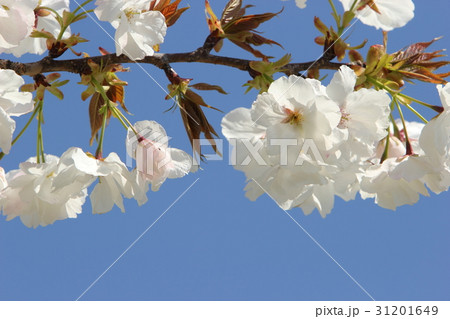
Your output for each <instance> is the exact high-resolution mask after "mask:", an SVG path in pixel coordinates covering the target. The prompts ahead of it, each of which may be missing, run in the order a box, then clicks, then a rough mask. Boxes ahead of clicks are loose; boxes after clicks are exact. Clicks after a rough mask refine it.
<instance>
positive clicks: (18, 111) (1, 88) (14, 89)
mask: <svg viewBox="0 0 450 319" xmlns="http://www.w3.org/2000/svg"><path fill="white" fill-rule="evenodd" d="M24 83H25V81H24V80H23V79H22V77H21V76H19V75H17V74H16V73H15V72H14V71H12V70H0V148H1V149H2V151H3V152H4V153H5V154H8V153H9V151H10V149H11V140H12V135H13V133H14V130H15V128H16V122H15V121H14V120H13V119H12V118H11V116H20V115H23V114H26V113H28V112H31V111H32V110H33V107H34V103H33V101H32V98H33V96H32V94H31V93H28V92H19V88H20V87H21V86H22V85H23V84H24Z"/></svg>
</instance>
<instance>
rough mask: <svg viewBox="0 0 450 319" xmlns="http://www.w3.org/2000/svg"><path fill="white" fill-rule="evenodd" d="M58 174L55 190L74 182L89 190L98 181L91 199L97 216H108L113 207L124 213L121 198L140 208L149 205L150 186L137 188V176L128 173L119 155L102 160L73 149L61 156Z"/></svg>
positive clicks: (141, 185)
mask: <svg viewBox="0 0 450 319" xmlns="http://www.w3.org/2000/svg"><path fill="white" fill-rule="evenodd" d="M57 173H58V176H57V177H56V178H55V187H62V186H64V187H65V186H68V185H66V183H67V182H68V181H71V182H70V183H71V184H74V183H75V184H78V183H79V184H80V185H82V187H84V188H86V187H88V186H89V185H91V184H92V183H93V182H94V181H95V179H97V178H98V180H99V181H98V184H96V185H95V187H94V189H93V190H92V193H91V195H90V199H91V204H92V212H93V213H94V214H101V213H106V212H109V211H110V210H111V209H112V208H113V207H114V205H116V206H118V207H119V208H120V210H121V211H122V212H125V208H124V205H123V198H122V196H123V197H125V198H135V199H136V201H137V202H138V204H139V205H143V204H144V203H145V202H147V196H146V192H147V190H148V186H147V185H146V184H142V183H141V184H138V181H136V176H135V175H133V174H132V173H131V172H129V171H128V169H127V167H126V165H125V164H124V163H123V162H122V161H121V160H120V158H119V156H118V155H117V154H116V153H111V154H109V155H108V156H107V157H106V158H104V159H101V160H99V159H96V158H94V157H93V156H89V155H88V154H86V153H85V152H84V151H83V150H82V149H80V148H76V147H72V148H70V149H69V150H67V151H66V152H65V153H64V154H63V155H62V156H61V159H60V162H59V164H58V172H57Z"/></svg>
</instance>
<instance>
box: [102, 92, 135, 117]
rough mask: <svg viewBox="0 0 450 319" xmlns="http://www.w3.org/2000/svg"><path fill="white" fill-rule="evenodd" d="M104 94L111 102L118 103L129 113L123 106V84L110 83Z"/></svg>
mask: <svg viewBox="0 0 450 319" xmlns="http://www.w3.org/2000/svg"><path fill="white" fill-rule="evenodd" d="M106 96H107V97H108V98H109V99H110V100H111V101H113V102H115V103H119V104H120V106H122V108H123V110H124V111H125V112H127V113H128V114H129V113H130V112H129V111H128V110H127V108H126V107H125V101H124V96H125V90H124V89H123V86H120V85H112V86H110V88H109V90H108V91H107V92H106Z"/></svg>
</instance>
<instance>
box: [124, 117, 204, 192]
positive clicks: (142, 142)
mask: <svg viewBox="0 0 450 319" xmlns="http://www.w3.org/2000/svg"><path fill="white" fill-rule="evenodd" d="M134 129H135V130H136V131H137V132H138V134H139V136H138V137H137V136H136V135H135V133H134V132H133V131H132V130H131V129H129V130H128V135H127V140H126V145H127V151H128V154H129V155H130V156H131V157H132V158H134V159H136V166H137V171H138V172H139V174H138V175H140V176H141V177H143V178H145V179H146V180H147V181H148V182H150V183H151V184H152V190H153V191H157V190H158V189H159V187H160V186H161V185H162V184H163V183H164V181H165V180H166V179H167V178H180V177H183V176H185V175H186V174H188V173H189V172H194V171H195V170H196V169H197V167H196V166H195V165H193V159H192V157H191V156H190V155H188V154H187V153H186V152H184V151H182V150H179V149H176V148H170V147H168V142H169V138H168V137H167V134H166V131H165V130H164V128H163V127H162V126H161V125H160V124H158V123H157V122H155V121H139V122H137V123H135V125H134Z"/></svg>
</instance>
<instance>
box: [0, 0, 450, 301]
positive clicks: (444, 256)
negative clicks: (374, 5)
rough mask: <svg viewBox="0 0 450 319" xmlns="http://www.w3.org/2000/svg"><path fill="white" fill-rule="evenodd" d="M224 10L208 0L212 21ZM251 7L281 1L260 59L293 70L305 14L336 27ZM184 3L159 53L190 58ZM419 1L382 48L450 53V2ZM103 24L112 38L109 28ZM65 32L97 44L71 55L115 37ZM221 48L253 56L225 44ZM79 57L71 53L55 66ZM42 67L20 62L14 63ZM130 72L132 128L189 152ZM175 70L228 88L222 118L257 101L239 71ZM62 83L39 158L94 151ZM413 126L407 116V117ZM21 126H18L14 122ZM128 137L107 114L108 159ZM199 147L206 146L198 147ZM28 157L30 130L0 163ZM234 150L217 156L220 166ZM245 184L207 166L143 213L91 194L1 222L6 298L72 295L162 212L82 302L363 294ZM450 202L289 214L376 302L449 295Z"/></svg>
mask: <svg viewBox="0 0 450 319" xmlns="http://www.w3.org/2000/svg"><path fill="white" fill-rule="evenodd" d="M71 2H72V1H71ZM226 2H227V1H226V0H212V1H211V3H212V6H213V8H214V10H215V11H216V13H217V14H220V12H221V10H222V8H223V7H224V5H225V3H226ZM335 2H336V5H337V7H338V8H339V10H342V7H341V5H340V3H338V1H335ZM245 3H247V4H255V5H256V7H255V8H253V9H251V10H250V11H249V12H251V13H262V12H268V11H270V12H276V11H279V10H280V9H281V8H282V7H283V6H284V11H283V12H282V13H281V14H280V16H279V17H277V18H274V19H273V20H271V21H270V22H267V23H265V24H263V26H262V28H261V29H260V30H262V31H264V36H267V37H268V38H271V39H274V40H276V41H278V42H279V43H281V44H283V46H284V49H285V50H283V49H281V48H278V47H263V48H262V51H263V52H265V53H266V54H269V55H273V56H276V57H278V58H279V57H281V56H283V55H284V54H285V53H286V52H290V53H292V56H293V60H294V61H296V62H305V61H309V60H314V59H316V58H318V56H319V54H320V52H321V47H319V46H318V45H316V44H314V43H313V39H314V37H316V36H317V35H318V31H316V30H315V29H314V27H313V18H314V16H315V15H316V16H319V17H320V18H321V19H322V20H323V21H326V22H327V24H331V23H332V19H331V16H330V12H331V10H330V8H329V6H328V1H325V0H309V1H308V6H307V8H306V9H304V10H301V9H299V8H297V7H296V6H295V3H294V0H291V1H287V2H282V1H277V0H270V1H256V0H253V1H245ZM72 4H74V2H73V3H72ZM182 4H185V5H186V4H189V5H190V6H191V9H190V10H188V11H187V12H186V13H185V14H184V15H183V16H182V18H181V19H180V20H179V22H178V23H177V24H176V25H175V26H173V27H171V28H170V29H169V32H168V34H167V37H166V40H165V43H164V44H163V45H162V46H161V52H184V51H191V50H193V49H196V48H197V47H199V46H201V45H202V44H203V41H204V39H205V38H206V36H207V35H208V29H207V26H206V22H205V17H204V10H203V1H199V0H191V1H190V2H188V1H186V0H185V1H182ZM415 4H416V11H415V14H416V16H415V18H414V20H412V21H411V22H410V23H409V24H407V26H406V27H404V28H401V29H398V30H394V31H393V32H391V33H390V34H389V38H390V42H389V43H390V44H389V48H388V50H389V52H394V51H396V50H398V49H401V48H402V47H404V46H406V45H408V44H411V43H413V42H421V41H429V40H431V39H432V38H434V37H437V36H441V35H442V36H445V37H444V38H443V39H442V40H440V41H439V42H437V43H436V44H434V45H433V46H432V47H431V49H432V50H438V49H441V48H450V40H449V38H450V34H449V31H448V30H449V29H448V14H449V9H450V6H449V2H448V0H433V1H425V0H416V1H415ZM101 25H102V26H103V27H104V28H105V30H106V31H108V32H110V33H111V34H113V31H114V30H113V29H112V27H111V26H110V25H109V24H108V23H101ZM73 31H75V32H80V33H81V35H82V36H84V37H86V38H88V39H90V40H91V41H90V42H89V43H87V44H82V45H79V46H77V47H76V49H77V50H78V51H84V52H88V53H89V54H90V55H97V54H98V50H97V47H98V46H102V47H104V48H105V49H107V50H108V51H111V52H114V44H113V41H112V40H111V39H110V38H109V37H108V36H107V35H106V34H105V33H104V31H102V30H101V29H100V28H99V27H98V26H97V25H96V24H95V23H94V22H93V21H92V20H90V19H85V20H84V21H82V22H79V23H77V24H75V25H74V27H73ZM349 34H351V39H353V41H352V43H354V44H359V43H360V42H361V41H362V39H364V38H368V39H369V40H370V43H372V44H375V43H382V42H381V41H382V37H381V32H380V31H376V30H375V29H374V28H372V27H369V26H366V25H363V24H362V23H356V24H355V26H354V27H353V28H352V29H351V30H350V31H349ZM220 54H223V55H227V56H235V57H246V58H251V56H250V55H249V54H247V53H246V52H243V51H241V50H239V49H236V48H235V47H233V46H232V45H231V44H230V43H226V44H225V46H224V49H223V51H222V52H221V53H220ZM73 57H74V56H73V55H72V54H71V53H70V52H68V53H67V54H66V55H64V57H63V58H73ZM37 59H38V58H36V57H33V56H27V57H25V58H24V59H22V60H26V61H32V60H37ZM129 66H130V67H131V72H130V73H127V74H125V73H123V74H119V76H120V78H121V79H123V80H126V81H128V82H129V86H128V88H127V90H126V105H127V107H128V108H129V110H130V111H131V112H132V113H133V114H134V116H132V117H131V118H130V120H131V121H132V122H135V121H138V120H144V119H148V120H156V121H158V122H159V123H161V124H162V125H163V126H164V127H165V128H166V130H167V132H168V135H169V136H171V137H172V140H171V145H172V146H173V147H177V148H181V149H184V150H186V151H188V152H191V150H190V145H189V141H188V139H187V137H186V135H185V132H184V128H183V124H182V122H181V119H180V115H179V112H178V111H176V112H174V113H172V112H167V113H163V112H164V111H165V110H167V109H168V108H170V106H171V103H170V102H167V101H164V96H165V93H164V92H163V91H162V89H161V88H160V86H159V85H158V84H157V83H159V84H160V85H161V86H162V87H163V88H164V89H165V88H166V86H167V79H166V78H165V76H164V74H163V72H162V71H160V70H158V69H157V68H155V67H153V66H151V65H142V67H143V68H144V69H145V70H146V71H147V72H148V73H149V74H150V75H151V76H152V77H153V78H154V80H155V81H156V82H157V83H155V81H154V80H152V79H151V78H149V76H147V75H146V74H145V73H144V72H143V71H142V70H141V69H140V68H139V67H138V66H135V65H129ZM173 67H174V68H175V70H176V71H177V72H178V73H179V74H180V75H181V76H182V77H186V78H194V81H193V82H208V83H211V84H219V85H221V86H222V87H223V88H224V89H225V90H226V91H228V92H230V94H229V95H227V96H223V95H219V94H215V93H205V94H204V95H203V96H204V98H205V100H206V101H207V102H209V103H210V104H211V105H213V106H216V107H218V108H220V109H222V110H223V111H224V112H228V111H230V110H232V109H234V108H237V107H250V106H251V103H252V102H253V101H254V99H255V97H256V92H255V91H252V92H250V93H248V94H246V95H244V91H245V89H244V88H242V87H241V85H242V84H244V83H245V82H246V81H247V80H248V79H249V77H248V74H245V72H241V71H238V70H234V69H230V68H226V67H220V66H212V65H201V64H174V65H173ZM62 78H69V79H70V80H71V81H70V83H69V84H68V85H66V86H65V87H63V90H64V93H65V95H66V98H65V99H64V101H63V102H59V101H57V100H56V99H54V98H49V99H48V101H47V103H46V105H45V109H44V110H45V120H46V124H45V126H44V140H45V150H46V152H47V153H50V154H55V155H58V156H59V155H61V154H62V153H63V152H64V151H65V150H66V149H67V148H69V147H71V146H78V147H82V148H83V149H84V150H85V151H90V152H95V145H94V146H92V147H90V146H89V138H90V131H89V120H88V102H82V101H81V99H80V94H81V92H82V91H83V90H84V87H81V86H79V85H76V82H78V81H79V78H78V77H77V76H74V75H67V74H64V75H63V77H62ZM329 79H330V77H329V78H328V79H327V80H325V83H328V80H329ZM25 80H26V81H27V82H30V80H31V79H30V78H26V79H25ZM406 92H407V93H409V94H412V95H414V96H415V97H416V98H419V99H423V100H425V101H428V102H430V103H434V104H438V103H440V102H439V98H438V94H437V91H436V88H435V86H434V85H431V84H429V85H428V84H418V85H415V86H408V89H407V90H406ZM420 110H423V109H422V108H420ZM205 113H206V115H207V116H208V118H209V120H210V122H211V123H212V124H213V126H214V127H215V128H216V130H217V131H218V132H220V121H221V118H222V116H223V114H221V113H218V112H216V111H213V110H205ZM425 113H426V114H427V115H428V116H429V115H431V113H427V112H425ZM408 118H409V119H410V120H412V119H414V117H412V116H411V115H410V114H409V113H408ZM26 119H27V116H25V117H23V118H22V119H19V120H18V127H19V128H20V127H21V126H22V125H23V124H24V122H25V120H26ZM414 120H415V119H414ZM220 135H221V134H220ZM125 136H126V132H125V130H124V129H123V128H122V127H121V126H120V125H119V123H117V121H114V120H112V121H111V124H110V126H109V129H108V130H107V135H106V142H105V143H106V145H105V153H106V154H107V153H109V152H112V151H114V152H117V153H118V154H119V155H120V156H121V158H122V160H123V161H125V158H126V157H125V156H126V152H125V143H124V141H125ZM225 146H226V147H228V144H227V143H226V142H225ZM205 152H206V153H211V150H209V149H208V148H205ZM34 154H35V126H32V127H31V128H30V129H29V131H27V133H26V134H25V135H24V137H23V138H22V140H21V141H20V142H19V143H18V144H17V145H16V146H15V147H14V148H13V150H12V153H11V155H9V156H7V157H5V158H4V160H2V162H1V166H3V167H4V168H5V170H11V169H15V168H16V167H17V166H18V163H19V162H21V161H25V160H26V159H27V158H29V157H30V156H34ZM228 155H229V152H228V150H227V149H225V159H226V158H227V157H228ZM197 179H198V181H197V182H196V183H195V184H194V185H193V186H192V187H191V188H190V189H189V190H188V191H187V192H186V193H185V195H184V196H183V197H181V198H180V199H179V200H178V201H177V202H176V203H175V204H174V205H173V206H171V205H172V204H173V202H174V201H175V200H176V199H177V198H178V197H179V196H180V195H181V194H182V193H183V192H184V191H185V190H186V189H187V188H188V187H189V186H190V185H191V184H192V183H194V181H196V180H197ZM244 186H245V176H244V174H243V173H241V172H238V171H236V170H234V169H233V167H232V166H229V165H228V161H227V160H223V161H209V162H208V163H207V164H204V165H203V170H202V171H199V172H197V173H195V174H190V175H188V176H187V177H185V178H183V179H177V180H168V181H166V183H165V184H164V185H163V186H162V187H161V189H160V191H159V192H156V193H152V192H149V194H148V197H149V201H148V203H147V204H145V205H144V206H142V207H138V206H137V205H136V203H135V201H134V200H126V201H125V204H126V209H127V211H126V213H125V214H122V213H121V212H120V210H119V209H118V208H115V209H113V210H112V211H111V212H109V213H107V214H104V215H92V214H91V207H90V203H89V200H88V201H87V203H86V204H85V206H84V210H83V213H82V214H81V215H79V217H78V218H77V219H68V220H64V221H57V222H56V223H55V224H54V225H51V226H47V227H39V228H37V229H28V228H26V227H25V226H24V225H23V224H22V223H21V222H20V220H19V219H15V220H13V221H11V222H6V221H5V218H4V217H2V218H1V219H0V299H1V300H75V299H77V298H78V297H79V296H80V295H81V294H82V293H83V292H84V291H85V290H86V289H87V288H88V287H89V286H90V285H91V283H92V282H93V281H95V280H96V279H97V278H98V276H100V275H101V274H102V273H103V272H104V271H105V270H106V269H107V268H108V267H109V266H110V265H111V264H112V263H113V262H114V261H115V260H116V259H117V258H118V257H119V256H120V255H121V254H122V253H123V252H124V251H125V250H126V249H127V247H129V246H130V245H131V244H132V243H133V242H134V241H135V240H136V239H137V238H138V237H139V236H140V235H141V234H142V233H143V232H144V231H145V230H146V229H147V228H148V227H149V226H150V225H151V224H152V223H153V222H154V221H155V220H156V219H158V217H159V216H160V215H161V214H162V213H163V212H165V211H166V210H167V209H168V208H169V207H170V209H169V210H168V211H167V212H166V214H165V215H164V216H162V217H161V218H160V219H159V220H158V221H157V223H156V224H155V225H154V226H153V227H152V228H151V229H150V230H149V231H148V232H147V233H146V234H145V235H144V236H142V237H141V238H140V240H139V241H137V242H136V244H135V245H134V246H133V247H132V248H131V249H130V250H129V251H128V252H127V253H126V254H125V255H123V257H122V258H121V259H120V260H119V261H118V262H117V263H116V264H115V265H114V266H113V267H111V268H110V270H109V271H108V272H107V273H106V274H104V276H103V277H102V278H101V279H100V280H98V282H97V283H96V284H95V285H94V286H92V288H91V289H90V290H89V291H87V292H86V294H85V295H83V297H82V298H81V300H370V298H369V296H368V295H367V294H366V293H365V292H364V291H363V290H362V289H361V288H360V287H358V285H357V284H356V283H355V282H354V281H352V279H350V278H349V276H348V275H347V274H346V273H345V272H344V271H343V270H342V269H341V268H339V266H338V265H337V264H336V263H335V262H334V261H333V260H332V259H331V258H330V257H329V256H328V255H327V254H325V253H324V251H322V250H321V249H320V248H319V247H318V245H317V244H316V243H315V242H314V241H313V240H312V239H311V238H310V237H309V236H308V235H307V234H306V233H305V232H304V231H303V230H302V229H301V228H300V227H299V226H298V225H297V224H296V223H294V221H293V220H291V219H290V218H289V217H288V216H287V215H286V214H285V213H284V212H283V210H281V209H280V208H279V207H278V206H277V205H276V204H275V203H274V202H273V201H272V200H271V199H270V198H269V197H268V196H267V195H264V196H262V197H261V198H259V199H258V200H257V201H256V202H250V201H249V200H247V199H246V197H245V196H244V192H243V188H244ZM449 204H450V194H449V193H444V194H441V195H439V196H436V195H432V196H431V197H429V198H421V200H420V201H419V203H417V204H416V205H414V206H404V207H401V208H399V209H397V211H395V212H393V211H389V210H385V209H382V208H379V207H378V206H376V205H375V204H374V203H373V201H372V200H365V201H363V200H361V199H359V198H358V199H357V200H355V201H352V202H348V203H347V202H344V201H342V200H339V199H337V200H336V203H335V207H334V210H333V212H332V213H331V215H329V216H328V217H327V218H325V219H323V218H322V217H320V215H319V213H317V212H316V211H315V212H314V213H313V214H312V215H310V216H304V215H303V212H302V211H301V210H300V209H294V210H292V211H290V213H291V214H292V216H293V217H294V218H295V219H296V221H297V222H298V223H299V224H300V225H301V226H302V227H304V229H305V230H307V231H308V232H309V234H310V235H311V236H312V237H313V238H314V239H315V240H316V241H317V242H318V243H320V244H321V245H322V246H323V248H324V249H326V251H328V253H329V254H330V255H331V256H332V257H333V258H334V259H335V260H336V261H337V262H338V263H339V264H340V265H341V266H342V267H343V268H344V269H345V270H346V271H347V272H348V273H349V274H350V275H351V276H353V278H354V279H355V280H356V281H358V282H359V284H360V285H361V286H362V287H363V288H364V289H365V290H366V291H367V292H368V293H369V294H370V295H372V296H373V298H375V299H376V300H449V298H450V288H449V283H450V232H449V228H450V211H449Z"/></svg>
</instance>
